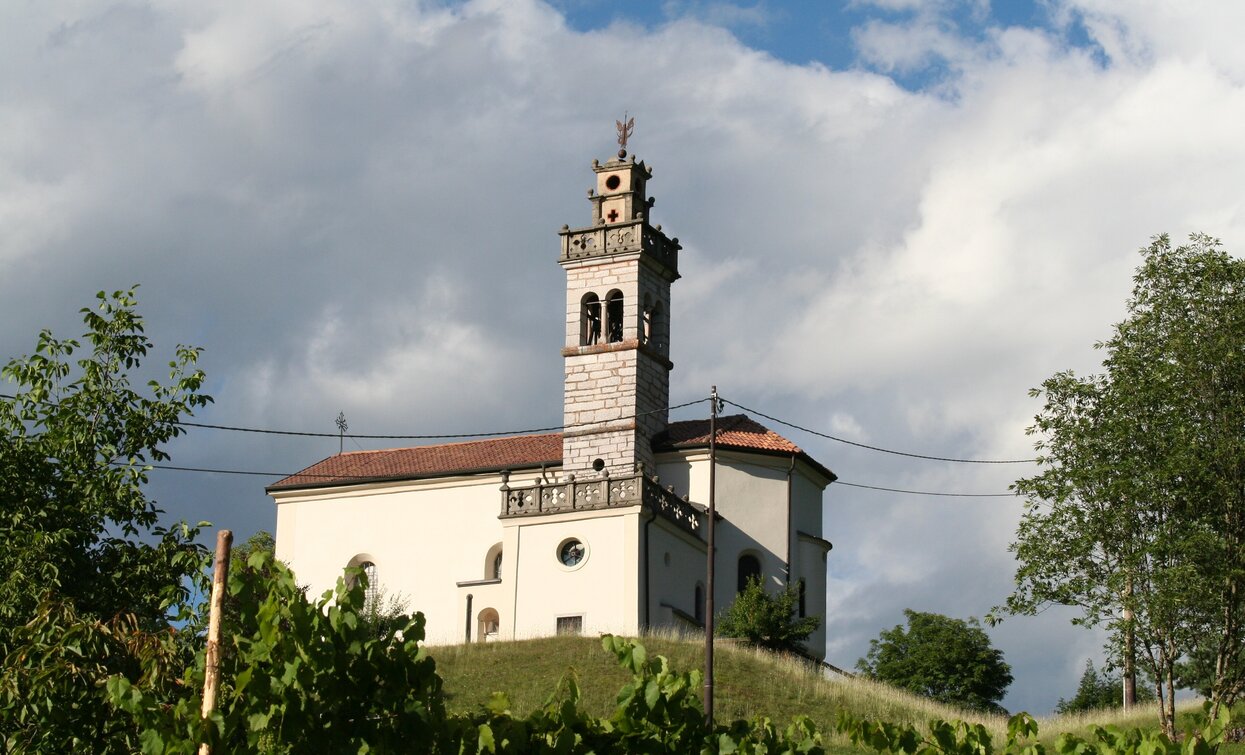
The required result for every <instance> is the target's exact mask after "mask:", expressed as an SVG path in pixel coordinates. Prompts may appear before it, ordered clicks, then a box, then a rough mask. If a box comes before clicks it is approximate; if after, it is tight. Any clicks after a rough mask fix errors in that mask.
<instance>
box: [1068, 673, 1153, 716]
mask: <svg viewBox="0 0 1245 755" xmlns="http://www.w3.org/2000/svg"><path fill="white" fill-rule="evenodd" d="M1153 699H1154V692H1152V691H1150V690H1149V689H1147V688H1146V687H1144V686H1143V687H1139V688H1138V689H1137V700H1138V702H1143V701H1144V702H1148V701H1151V700H1153ZM1123 704H1124V684H1123V681H1122V680H1121V679H1120V678H1119V677H1118V676H1113V675H1111V674H1109V673H1107V672H1106V671H1099V670H1098V669H1096V668H1094V662H1093V661H1085V671H1084V672H1083V673H1082V674H1081V681H1080V682H1079V683H1078V684H1077V686H1076V694H1075V695H1073V696H1072V697H1071V698H1070V699H1068V700H1065V699H1063V698H1062V697H1061V698H1059V704H1058V705H1056V706H1055V712H1056V713H1059V714H1061V715H1062V714H1064V713H1083V712H1085V711H1091V710H1101V709H1103V708H1118V707H1120V706H1121V705H1123Z"/></svg>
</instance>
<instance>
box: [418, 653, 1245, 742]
mask: <svg viewBox="0 0 1245 755" xmlns="http://www.w3.org/2000/svg"><path fill="white" fill-rule="evenodd" d="M642 642H643V644H644V646H645V647H646V648H647V649H648V651H649V654H650V656H651V655H658V654H659V655H664V656H666V657H667V658H668V659H669V660H670V662H671V665H672V666H673V667H674V668H676V669H679V670H690V669H693V668H703V666H704V645H703V642H702V641H700V640H689V639H681V638H677V637H668V636H647V637H644V638H643V639H642ZM715 647H716V650H715V663H714V668H715V673H716V684H715V694H714V699H715V704H714V708H715V711H714V712H715V716H716V717H717V718H718V719H719V720H722V721H726V720H732V719H736V718H744V719H749V718H753V717H756V716H768V717H769V718H771V719H772V720H774V721H775V722H776V723H777V722H786V721H789V720H790V719H791V717H792V716H795V715H798V714H803V715H806V716H808V717H810V718H811V719H813V721H815V722H816V724H817V728H818V729H819V730H820V731H822V732H823V733H827V734H828V733H830V732H832V731H833V727H834V722H835V719H836V717H837V716H838V712H839V711H840V710H848V711H850V712H852V713H853V714H854V715H856V716H858V717H862V718H871V719H882V720H886V721H891V722H894V723H909V724H914V725H916V726H918V727H919V728H921V730H924V726H925V724H926V722H927V721H929V720H930V719H931V718H942V719H948V720H949V719H956V718H958V719H963V720H967V721H973V722H977V723H981V724H984V725H985V726H986V727H987V728H988V729H990V730H991V733H992V735H994V737H995V738H996V741H1000V740H1002V739H1005V737H1006V731H1007V719H1006V718H1004V717H1002V716H986V715H982V714H979V713H973V712H971V711H965V710H961V709H958V708H953V707H950V706H946V705H941V704H939V703H935V702H932V701H930V700H927V699H925V698H921V697H917V696H915V695H911V694H908V693H906V692H903V691H901V690H897V689H895V688H893V687H889V686H887V685H884V684H878V683H875V682H871V681H868V680H865V679H858V678H850V679H849V678H843V677H837V676H826V675H823V674H822V673H820V672H819V670H818V669H817V668H816V667H813V666H812V665H810V664H809V663H807V662H803V661H799V660H794V659H790V658H786V657H780V656H775V655H773V654H770V653H766V652H763V651H758V650H754V649H751V648H746V647H739V646H734V645H731V644H726V643H718V644H717V645H716V646H715ZM429 652H430V653H431V655H432V657H433V658H435V659H436V662H437V667H438V669H439V671H440V674H441V677H442V678H443V679H444V680H445V691H446V693H447V694H448V705H449V707H450V709H451V710H452V711H467V710H472V709H474V708H475V707H476V706H479V705H482V704H483V703H485V702H487V701H488V699H489V697H490V696H491V695H492V693H493V692H497V691H504V692H506V694H507V695H508V696H509V698H510V703H511V709H512V710H513V711H514V712H515V713H516V714H517V715H526V714H527V713H530V712H531V711H533V710H535V709H537V708H539V707H540V706H541V705H543V704H544V702H545V701H546V700H547V699H548V697H549V695H550V694H551V693H552V692H553V691H554V690H555V689H556V688H557V684H558V681H559V680H560V679H561V678H562V677H563V675H564V674H566V673H567V672H568V671H573V672H574V674H575V677H576V680H577V682H578V684H579V687H580V691H581V693H582V696H583V697H582V699H583V704H584V707H585V708H586V709H587V710H588V711H589V712H591V713H593V714H595V715H608V714H609V713H610V712H611V711H612V710H613V707H614V697H615V695H617V694H618V690H619V689H621V688H622V686H623V685H624V684H625V683H626V682H627V681H628V680H629V679H630V674H629V673H627V672H626V671H624V670H623V669H622V668H620V667H619V666H618V663H617V662H616V661H615V659H614V657H613V656H612V655H610V654H607V653H606V652H605V651H604V650H602V649H601V643H600V640H598V639H596V638H587V637H547V638H542V639H534V640H523V641H518V642H497V643H487V644H473V645H456V646H443V647H433V648H430V649H429ZM1194 707H1195V706H1194ZM1095 724H1098V725H1107V724H1115V725H1117V726H1122V727H1126V728H1128V727H1134V726H1137V727H1145V728H1150V727H1154V728H1157V726H1158V716H1157V713H1156V711H1155V710H1154V708H1153V707H1152V706H1148V705H1147V706H1141V707H1140V708H1139V709H1138V710H1137V711H1135V712H1132V713H1130V714H1128V715H1125V714H1123V713H1122V712H1121V711H1110V710H1108V711H1097V712H1094V713H1092V714H1088V715H1086V714H1080V715H1071V716H1058V717H1047V718H1042V719H1039V727H1040V731H1041V734H1042V737H1041V738H1042V740H1043V741H1045V742H1047V743H1048V744H1049V743H1052V742H1053V741H1054V739H1055V737H1056V736H1058V734H1059V733H1061V732H1065V731H1067V732H1072V733H1076V734H1080V735H1082V736H1085V735H1086V734H1087V733H1088V732H1089V730H1090V728H1091V727H1092V726H1093V725H1095ZM832 742H833V743H835V744H837V745H838V747H837V748H836V749H839V750H841V751H843V752H848V751H851V750H850V747H848V746H847V742H846V740H842V739H839V738H837V737H834V738H832ZM1223 752H1225V753H1231V755H1245V748H1242V747H1240V746H1232V747H1230V748H1226V749H1225V750H1224V751H1223Z"/></svg>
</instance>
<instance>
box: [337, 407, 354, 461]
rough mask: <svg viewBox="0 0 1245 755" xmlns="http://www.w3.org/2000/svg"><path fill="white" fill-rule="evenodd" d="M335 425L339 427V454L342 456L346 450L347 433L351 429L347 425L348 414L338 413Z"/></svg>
mask: <svg viewBox="0 0 1245 755" xmlns="http://www.w3.org/2000/svg"><path fill="white" fill-rule="evenodd" d="M333 424H335V425H337V453H339V454H340V453H341V452H342V451H345V450H346V431H347V430H349V429H350V425H348V424H346V413H345V412H338V413H337V419H335V420H333Z"/></svg>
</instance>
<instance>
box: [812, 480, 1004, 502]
mask: <svg viewBox="0 0 1245 755" xmlns="http://www.w3.org/2000/svg"><path fill="white" fill-rule="evenodd" d="M831 484H832V485H846V486H847V487H849V488H864V489H865V490H882V491H885V492H887V493H907V494H908V495H935V496H944V497H947V498H1015V497H1016V494H1015V493H938V492H934V491H930V490H903V489H901V488H883V487H880V486H878V485H862V484H861V483H858V482H844V481H843V480H835V481H834V482H833V483H831Z"/></svg>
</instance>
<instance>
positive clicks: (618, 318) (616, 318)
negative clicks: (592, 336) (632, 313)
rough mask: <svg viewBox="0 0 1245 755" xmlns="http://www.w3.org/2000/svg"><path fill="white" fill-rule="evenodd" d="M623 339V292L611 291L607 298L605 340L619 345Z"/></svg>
mask: <svg viewBox="0 0 1245 755" xmlns="http://www.w3.org/2000/svg"><path fill="white" fill-rule="evenodd" d="M622 339H623V295H622V291H611V292H610V293H609V295H608V296H606V297H605V340H606V341H608V342H609V343H618V342H619V341H621V340H622Z"/></svg>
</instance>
